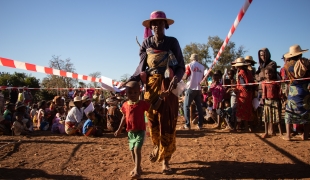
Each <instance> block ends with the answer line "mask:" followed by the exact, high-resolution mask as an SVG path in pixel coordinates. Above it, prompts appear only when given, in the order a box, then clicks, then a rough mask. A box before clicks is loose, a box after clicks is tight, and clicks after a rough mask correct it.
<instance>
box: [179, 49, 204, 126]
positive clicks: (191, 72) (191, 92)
mask: <svg viewBox="0 0 310 180" xmlns="http://www.w3.org/2000/svg"><path fill="white" fill-rule="evenodd" d="M190 61H191V63H189V64H187V65H186V70H185V74H184V77H183V79H184V80H188V82H187V90H186V92H185V99H184V117H185V125H184V126H183V129H190V125H191V123H190V106H191V103H192V101H193V100H194V101H195V104H196V106H197V110H198V127H197V128H198V129H199V130H201V129H202V125H203V112H202V106H201V86H200V82H201V80H202V78H203V76H204V74H203V72H204V69H205V68H204V66H203V65H202V64H200V63H199V62H198V55H197V54H192V55H191V57H190Z"/></svg>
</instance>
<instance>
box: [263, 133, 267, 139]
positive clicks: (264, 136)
mask: <svg viewBox="0 0 310 180" xmlns="http://www.w3.org/2000/svg"><path fill="white" fill-rule="evenodd" d="M261 137H262V138H263V139H265V138H267V137H269V136H268V134H267V133H264V134H263V135H262V136H261Z"/></svg>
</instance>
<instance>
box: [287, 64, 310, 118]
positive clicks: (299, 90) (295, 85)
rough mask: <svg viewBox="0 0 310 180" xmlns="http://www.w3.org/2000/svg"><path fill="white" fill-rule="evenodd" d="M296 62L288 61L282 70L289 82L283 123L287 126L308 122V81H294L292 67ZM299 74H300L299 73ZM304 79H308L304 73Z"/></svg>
mask: <svg viewBox="0 0 310 180" xmlns="http://www.w3.org/2000/svg"><path fill="white" fill-rule="evenodd" d="M296 63H297V61H293V60H291V61H288V62H286V63H285V65H284V68H285V71H286V73H287V74H288V77H289V78H290V80H291V84H290V87H289V94H288V98H287V104H286V110H285V123H287V124H307V123H309V121H310V92H309V89H308V88H309V85H310V81H309V80H303V81H295V80H294V79H296V78H295V74H297V73H295V72H294V69H295V68H294V67H295V64H296ZM299 74H300V73H299ZM305 77H309V76H308V75H307V73H305V76H304V78H305Z"/></svg>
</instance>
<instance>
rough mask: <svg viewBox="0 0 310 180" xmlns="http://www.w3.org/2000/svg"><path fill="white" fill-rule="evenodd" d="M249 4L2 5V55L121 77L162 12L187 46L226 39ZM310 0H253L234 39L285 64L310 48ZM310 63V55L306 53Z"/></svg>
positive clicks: (208, 0)
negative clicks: (290, 55)
mask: <svg viewBox="0 0 310 180" xmlns="http://www.w3.org/2000/svg"><path fill="white" fill-rule="evenodd" d="M244 2H245V0H234V1H228V0H227V1H214V0H192V1H188V0H179V1H172V0H170V1H168V0H157V1H145V0H134V1H125V0H123V1H121V0H118V1H115V0H114V1H112V0H91V1H86V0H66V1H63V0H26V1H25V0H0V57H4V58H9V59H13V60H17V61H22V62H27V63H32V64H36V65H40V66H48V65H49V60H51V59H52V56H53V55H55V56H60V58H61V59H67V58H70V59H71V62H72V63H73V64H74V67H75V69H76V73H78V74H83V75H89V74H90V73H93V72H97V71H99V72H101V74H102V75H103V76H105V77H108V78H111V79H115V80H120V79H121V77H122V76H123V75H126V74H127V75H131V74H133V72H134V71H135V69H136V67H137V65H138V63H139V46H138V45H137V43H136V40H135V38H136V36H137V37H138V39H139V41H140V43H141V42H142V41H143V33H144V27H143V26H142V21H144V20H146V19H149V17H150V14H151V12H153V11H155V10H161V11H164V12H165V13H166V16H167V18H170V19H173V20H174V21H175V23H174V24H173V25H171V26H170V28H169V29H168V30H166V35H167V36H173V37H176V38H177V39H178V41H179V43H180V46H181V48H182V49H183V48H184V47H185V46H186V45H188V44H190V43H207V41H208V37H209V36H219V37H220V38H222V39H225V38H226V36H227V34H228V32H229V30H230V28H231V26H232V24H233V22H234V20H235V19H236V17H237V14H238V13H239V11H240V9H241V7H242V6H243V4H244ZM309 7H310V1H309V0H295V1H294V0H272V1H270V0H253V2H252V4H251V5H250V7H249V9H248V10H247V12H246V14H245V15H244V17H243V19H242V21H241V22H240V24H239V26H238V27H237V29H236V31H235V33H234V34H233V36H232V37H231V39H230V41H233V42H235V43H236V45H237V47H238V46H241V45H242V46H244V47H245V49H246V50H247V51H248V52H247V53H246V55H251V56H253V58H254V60H257V58H258V50H259V49H261V48H263V47H267V48H268V49H269V50H270V52H271V59H272V60H274V61H276V62H277V64H278V65H280V66H282V65H283V61H282V59H281V57H282V55H283V54H284V53H286V52H288V50H289V47H290V46H292V45H294V44H299V45H300V46H301V48H302V49H309V48H310V42H309V39H310V33H309V32H310V31H309V29H310V20H309V17H310V11H309ZM304 57H307V58H310V53H309V52H307V53H304ZM0 71H1V72H3V71H4V72H9V73H13V72H15V71H17V72H25V73H27V74H28V73H30V74H31V75H33V76H36V77H37V78H39V79H42V78H44V77H46V74H43V73H36V72H32V71H24V70H19V69H13V68H8V67H3V66H0Z"/></svg>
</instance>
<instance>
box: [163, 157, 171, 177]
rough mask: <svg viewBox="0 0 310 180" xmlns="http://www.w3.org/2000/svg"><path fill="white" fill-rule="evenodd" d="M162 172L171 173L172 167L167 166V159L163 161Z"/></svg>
mask: <svg viewBox="0 0 310 180" xmlns="http://www.w3.org/2000/svg"><path fill="white" fill-rule="evenodd" d="M163 174H166V175H168V174H172V169H171V168H170V166H169V162H168V161H165V160H164V161H163Z"/></svg>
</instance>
